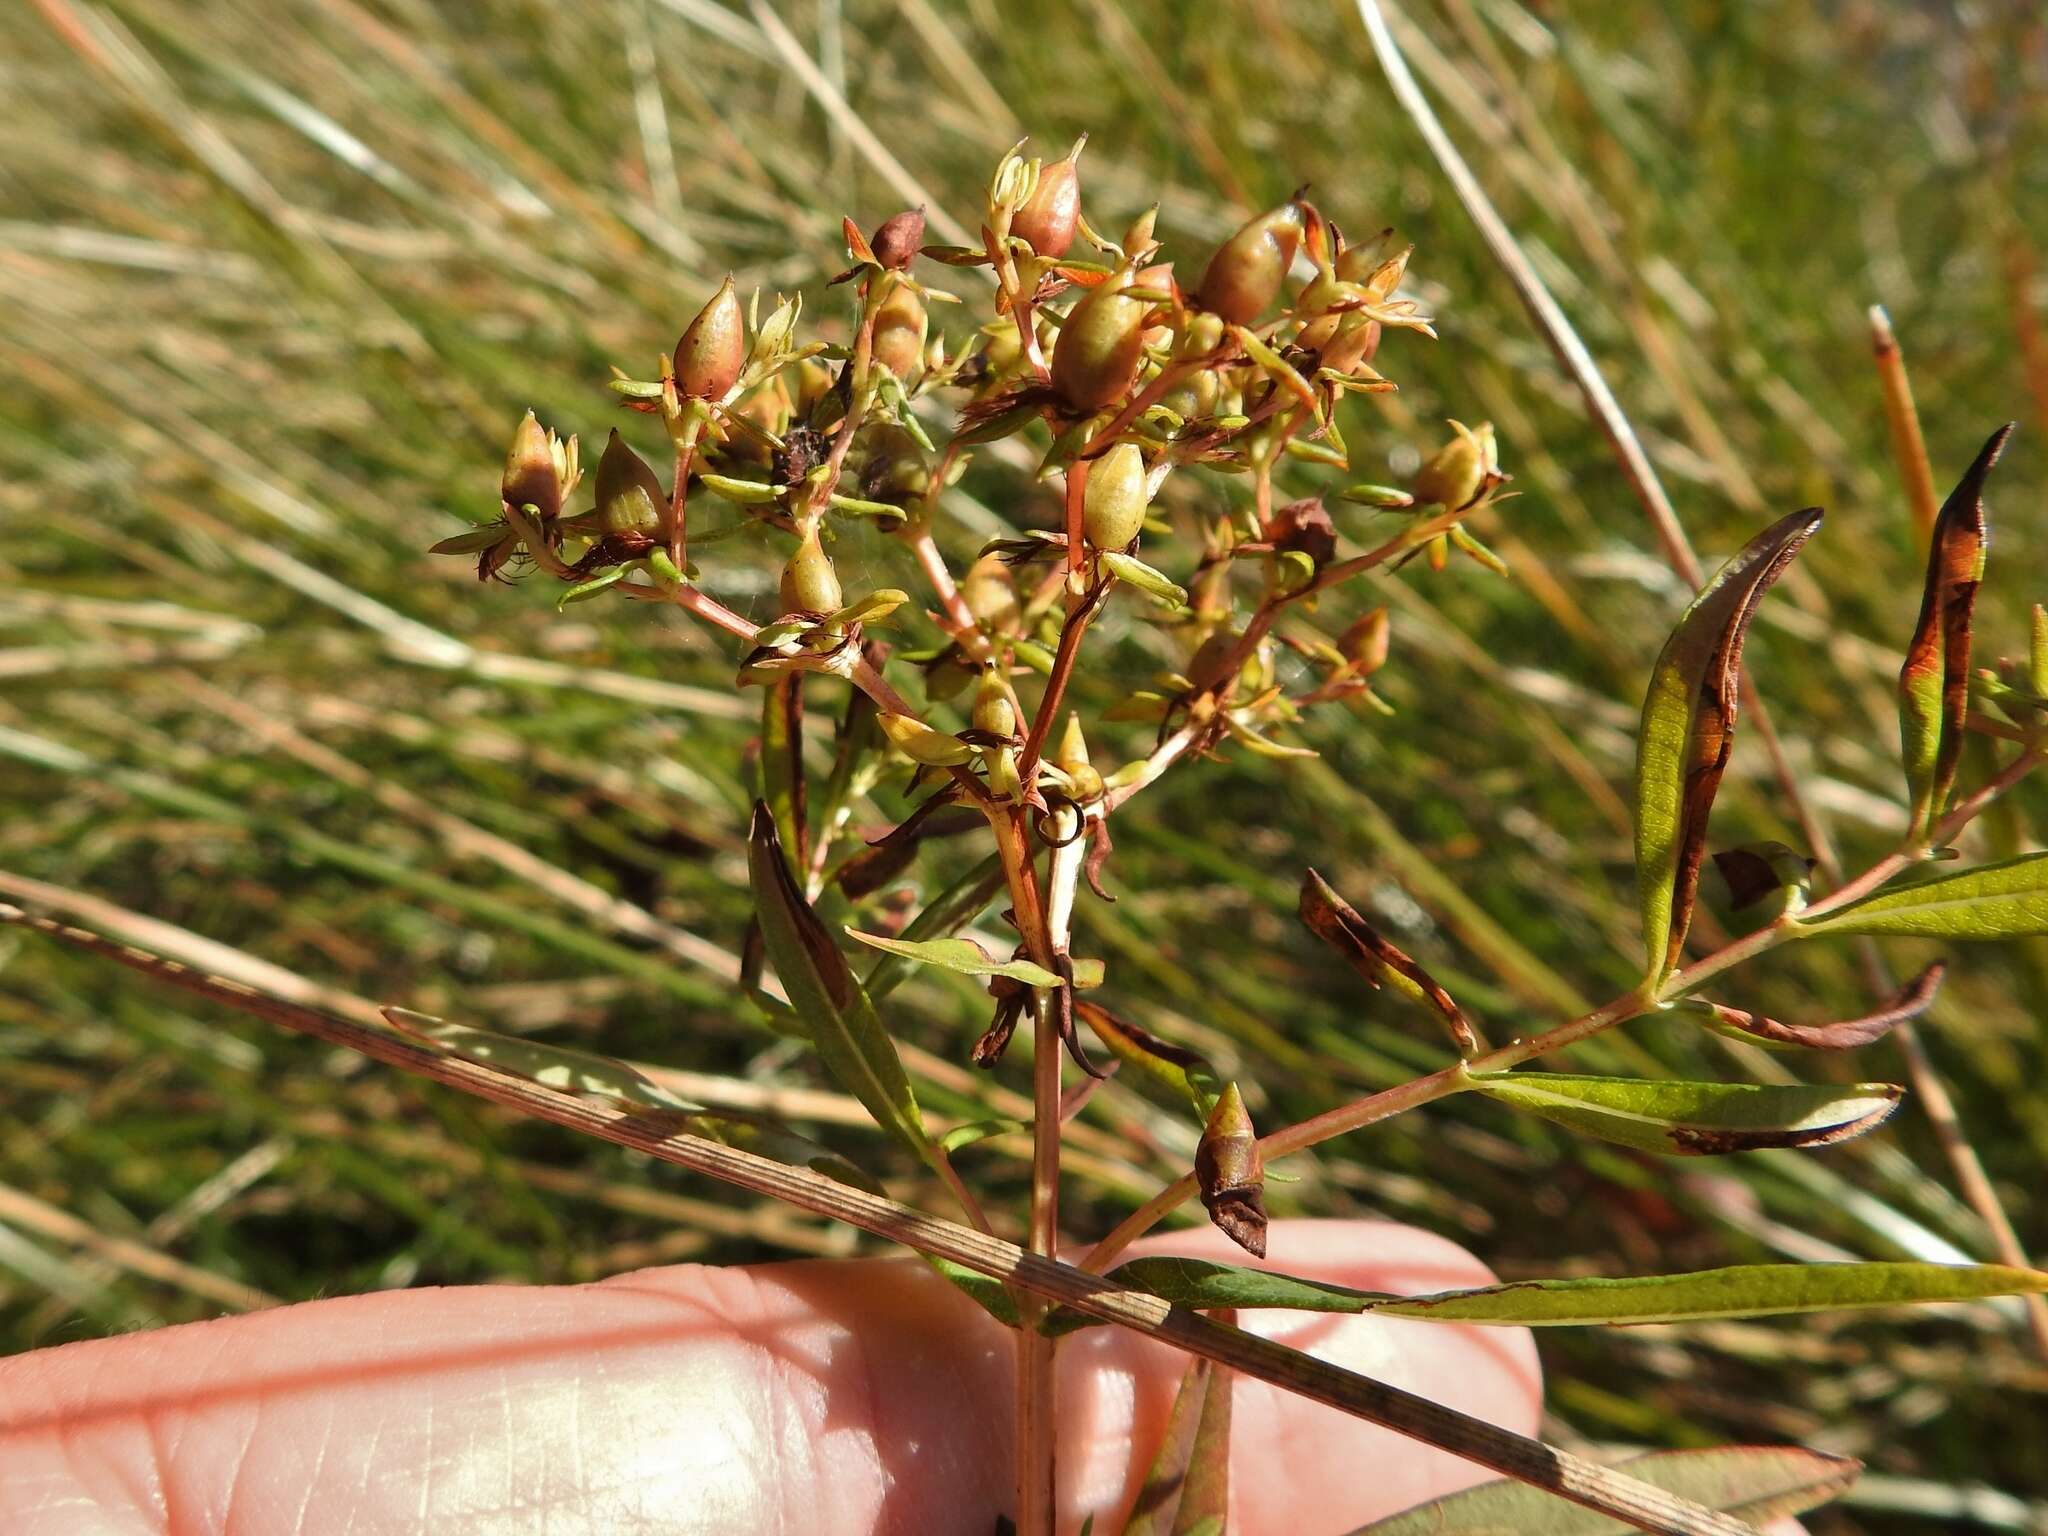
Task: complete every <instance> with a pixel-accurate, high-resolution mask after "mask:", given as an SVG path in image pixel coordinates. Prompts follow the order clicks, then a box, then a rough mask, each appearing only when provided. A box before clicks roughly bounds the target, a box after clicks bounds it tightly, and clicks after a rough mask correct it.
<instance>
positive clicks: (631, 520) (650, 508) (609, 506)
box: [597, 429, 668, 539]
mask: <svg viewBox="0 0 2048 1536" xmlns="http://www.w3.org/2000/svg"><path fill="white" fill-rule="evenodd" d="M667 513H668V495H667V493H666V492H665V491H663V490H662V488H661V482H660V481H659V480H657V479H655V478H654V471H653V470H651V469H649V468H648V467H647V461H646V460H645V459H643V458H641V457H640V455H639V454H637V453H635V452H634V451H633V450H632V449H631V448H628V447H627V446H626V440H625V439H624V438H622V437H620V436H619V434H618V432H617V430H616V429H614V430H613V432H612V435H611V438H610V440H609V441H607V442H606V443H605V445H604V456H603V457H602V458H600V459H599V460H598V461H597V515H598V517H599V519H600V520H601V521H602V522H603V523H604V526H605V528H606V529H607V530H608V531H609V532H612V533H623V534H637V535H639V536H640V537H642V538H650V539H651V538H653V537H654V536H655V534H656V533H658V532H659V531H660V529H661V523H662V519H663V518H664V517H665V516H667Z"/></svg>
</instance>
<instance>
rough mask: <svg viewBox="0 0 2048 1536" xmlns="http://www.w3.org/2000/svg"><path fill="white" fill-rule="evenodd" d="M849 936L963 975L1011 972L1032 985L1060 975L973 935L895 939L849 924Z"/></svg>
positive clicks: (1049, 983) (1054, 982)
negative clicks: (1001, 952) (1001, 955)
mask: <svg viewBox="0 0 2048 1536" xmlns="http://www.w3.org/2000/svg"><path fill="white" fill-rule="evenodd" d="M846 936H847V937H848V938H850V939H858V940H860V941H861V943H863V944H866V945H868V946H870V947H871V948H874V949H879V950H881V951H882V953H883V954H885V955H901V956H902V957H903V958H904V959H906V960H909V961H911V962H913V963H914V964H917V965H936V966H938V967H939V968H940V969H942V970H948V971H958V972H959V973H960V974H961V975H962V976H1007V977H1009V978H1010V980H1012V981H1021V982H1023V983H1024V984H1025V985H1026V986H1030V987H1057V986H1059V985H1061V981H1060V978H1059V976H1058V975H1057V974H1055V973H1054V972H1052V971H1048V970H1047V969H1046V968H1045V967H1044V966H1042V965H1034V964H1032V963H1031V962H1030V961H1029V960H997V959H994V958H992V957H991V956H990V954H989V952H988V951H987V950H985V949H983V948H982V947H981V946H980V945H979V944H977V943H975V942H974V940H972V939H924V940H921V941H920V940H912V939H891V938H885V937H884V936H883V935H881V934H879V933H862V932H861V931H860V930H859V929H858V928H848V929H847V930H846Z"/></svg>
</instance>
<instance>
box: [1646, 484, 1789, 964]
mask: <svg viewBox="0 0 2048 1536" xmlns="http://www.w3.org/2000/svg"><path fill="white" fill-rule="evenodd" d="M1820 523H1821V513H1820V509H1819V508H1818V507H1808V508H1807V509H1806V510H1804V511H1802V512H1794V513H1793V514H1792V515H1791V516H1789V517H1785V518H1780V519H1779V520H1778V521H1777V522H1775V523H1773V524H1771V526H1770V527H1768V528H1766V529H1765V530H1764V531H1763V532H1762V533H1760V534H1758V535H1757V536H1756V537H1755V538H1754V539H1751V540H1750V541H1749V543H1748V544H1746V545H1744V546H1743V547H1742V549H1741V550H1739V551H1738V552H1737V553H1736V554H1735V556H1734V558H1733V559H1731V560H1730V561H1729V562H1728V563H1727V564H1726V565H1724V566H1722V567H1721V569H1720V571H1719V572H1718V573H1717V574H1716V575H1715V577H1714V579H1713V580H1712V581H1710V582H1708V583H1707V585H1706V586H1705V587H1704V588H1702V589H1701V591H1700V594H1699V596H1697V597H1695V598H1694V599H1693V600H1692V605H1691V606H1690V607H1689V608H1687V609H1686V610H1685V614H1684V617H1682V618H1681V619H1680V620H1679V621H1678V627H1677V628H1676V629H1674V630H1673V631H1672V632H1671V638H1670V639H1668V640H1667V641H1665V642H1664V649H1663V650H1662V652H1660V653H1659V654H1658V657H1657V665H1656V667H1655V669H1654V670H1653V671H1652V672H1651V674H1650V688H1649V692H1648V694H1647V695H1646V696H1645V698H1644V700H1643V721H1642V727H1641V729H1640V731H1639V732H1638V733H1637V736H1636V888H1637V892H1638V895H1639V897H1640V899H1641V902H1642V913H1643V938H1644V943H1645V946H1646V948H1647V951H1648V957H1649V968H1650V975H1651V976H1652V977H1653V978H1655V979H1659V980H1661V979H1662V978H1663V977H1664V976H1665V975H1667V974H1669V972H1670V971H1671V968H1672V967H1673V966H1674V965H1676V964H1677V961H1678V955H1679V952H1680V951H1681V950H1682V949H1683V947H1684V945H1685V934H1686V929H1687V928H1688V927H1689V926H1690V925H1691V922H1692V910H1693V901H1694V899H1695V897H1696V896H1697V894H1698V890H1699V874H1700V856H1701V853H1702V851H1703V849H1704V848H1705V846H1706V837H1707V816H1708V813H1709V812H1710V811H1711V810H1712V809H1713V805H1714V796H1715V794H1716V792H1717V791H1718V790H1719V789H1720V787H1721V774H1722V772H1723V771H1724V770H1725V769H1726V768H1727V766H1728V754H1729V751H1730V749H1731V748H1732V747H1733V745H1734V741H1735V715H1736V708H1737V703H1738V700H1739V696H1740V691H1741V678H1742V643H1743V640H1744V638H1745V637H1746V636H1747V634H1748V633H1749V625H1750V621H1751V619H1753V618H1754V617H1755V616H1756V608H1757V603H1758V602H1759V601H1760V600H1761V599H1762V597H1763V595H1764V592H1765V591H1766V590H1767V589H1768V588H1769V587H1770V585H1771V583H1772V582H1774V581H1776V580H1777V579H1778V577H1779V576H1780V575H1781V574H1782V573H1783V572H1784V570H1785V567H1786V566H1788V565H1790V564H1791V563H1792V559H1793V557H1794V556H1795V555H1797V554H1798V553H1799V550H1800V547H1801V546H1802V545H1804V544H1805V543H1806V541H1807V540H1808V539H1809V538H1811V537H1812V536H1813V533H1814V530H1815V529H1817V528H1818V527H1820Z"/></svg>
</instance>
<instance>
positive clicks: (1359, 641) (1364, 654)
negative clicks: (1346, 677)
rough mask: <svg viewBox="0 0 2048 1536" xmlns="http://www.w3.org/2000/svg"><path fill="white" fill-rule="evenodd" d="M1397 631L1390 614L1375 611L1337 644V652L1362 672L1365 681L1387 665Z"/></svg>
mask: <svg viewBox="0 0 2048 1536" xmlns="http://www.w3.org/2000/svg"><path fill="white" fill-rule="evenodd" d="M1393 627H1394V626H1393V621H1392V620H1391V619H1389V618H1388V616H1387V610H1386V609H1384V608H1375V609H1373V611H1372V612H1371V613H1368V614H1367V615H1365V617H1364V618H1362V619H1360V620H1358V621H1357V622H1356V623H1355V624H1353V625H1352V626H1351V627H1350V628H1349V629H1347V630H1345V631H1344V633H1343V635H1342V636H1341V637H1340V638H1339V639H1338V641H1337V649H1338V650H1340V651H1342V652H1343V653H1344V656H1345V659H1346V660H1348V661H1349V662H1350V663H1351V664H1352V666H1354V667H1356V668H1357V669H1358V673H1359V675H1360V676H1361V677H1370V676H1372V674H1373V673H1375V672H1377V671H1379V669H1380V668H1381V667H1384V666H1385V665H1386V664H1387V651H1388V649H1389V646H1390V644H1391V642H1392V639H1393Z"/></svg>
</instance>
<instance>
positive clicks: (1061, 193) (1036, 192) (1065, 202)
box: [1010, 141, 1085, 258]
mask: <svg viewBox="0 0 2048 1536" xmlns="http://www.w3.org/2000/svg"><path fill="white" fill-rule="evenodd" d="M1084 142H1085V141H1084ZM1080 152H1081V146H1080V145H1079V144H1076V145H1075V146H1074V150H1073V153H1072V154H1070V155H1068V156H1067V158H1066V159H1064V160H1055V161H1054V162H1053V163H1052V164H1051V165H1048V166H1046V167H1045V168H1044V169H1043V170H1041V171H1040V172H1039V173H1038V185H1037V186H1036V187H1034V188H1033V189H1032V192H1031V196H1030V197H1029V198H1028V199H1027V200H1026V201H1025V204H1024V206H1023V207H1021V208H1019V209H1018V210H1017V212H1016V213H1015V214H1014V215H1013V216H1012V217H1011V219H1010V233H1011V234H1013V235H1015V236H1017V237H1018V238H1019V239H1021V240H1023V241H1025V242H1026V243H1027V244H1029V245H1030V247H1031V249H1032V250H1034V251H1036V252H1038V254H1039V255H1041V256H1049V257H1054V258H1057V257H1060V256H1064V255H1066V254H1067V250H1068V248H1069V247H1071V246H1072V245H1073V243H1074V230H1075V229H1076V227H1077V226H1078V225H1079V224H1080V222H1081V171H1080V167H1079V166H1077V165H1076V164H1075V163H1074V157H1075V155H1078V154H1080Z"/></svg>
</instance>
